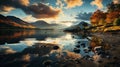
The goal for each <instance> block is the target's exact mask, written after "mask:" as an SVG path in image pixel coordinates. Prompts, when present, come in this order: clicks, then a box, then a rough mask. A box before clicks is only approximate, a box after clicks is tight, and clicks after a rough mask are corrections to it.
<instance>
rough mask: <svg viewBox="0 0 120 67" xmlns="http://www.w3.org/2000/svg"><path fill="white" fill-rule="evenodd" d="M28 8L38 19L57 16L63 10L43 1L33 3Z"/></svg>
mask: <svg viewBox="0 0 120 67" xmlns="http://www.w3.org/2000/svg"><path fill="white" fill-rule="evenodd" d="M28 8H29V11H30V12H29V11H27V13H28V14H31V12H32V16H33V17H35V18H38V19H44V18H57V17H58V15H59V13H60V12H61V10H60V9H57V8H53V7H52V6H47V5H45V4H42V3H39V4H36V5H31V6H29V7H28Z"/></svg>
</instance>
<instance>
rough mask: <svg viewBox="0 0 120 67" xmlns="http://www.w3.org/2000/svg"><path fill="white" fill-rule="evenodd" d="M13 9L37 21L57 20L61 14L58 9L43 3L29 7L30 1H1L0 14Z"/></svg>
mask: <svg viewBox="0 0 120 67" xmlns="http://www.w3.org/2000/svg"><path fill="white" fill-rule="evenodd" d="M13 8H18V9H21V10H23V11H24V13H26V14H28V15H32V16H33V17H35V18H37V19H44V18H57V17H58V15H59V13H60V12H61V10H60V9H58V8H53V7H52V6H48V5H45V4H43V3H36V4H33V5H29V0H7V1H4V0H0V12H5V11H6V12H9V11H11V10H13Z"/></svg>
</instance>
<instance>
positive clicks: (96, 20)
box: [90, 10, 106, 25]
mask: <svg viewBox="0 0 120 67" xmlns="http://www.w3.org/2000/svg"><path fill="white" fill-rule="evenodd" d="M101 19H102V20H105V19H106V13H104V12H103V11H100V10H97V11H96V12H94V13H93V15H92V16H91V18H90V20H91V23H92V25H98V24H99V21H100V20H101Z"/></svg>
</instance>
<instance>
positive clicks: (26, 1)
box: [18, 0, 30, 6]
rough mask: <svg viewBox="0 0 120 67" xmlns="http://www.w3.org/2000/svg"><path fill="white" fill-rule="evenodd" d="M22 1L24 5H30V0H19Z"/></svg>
mask: <svg viewBox="0 0 120 67" xmlns="http://www.w3.org/2000/svg"><path fill="white" fill-rule="evenodd" d="M18 1H19V2H20V3H21V5H24V6H28V5H29V3H30V2H29V0H18Z"/></svg>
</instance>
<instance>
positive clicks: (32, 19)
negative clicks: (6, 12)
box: [22, 15, 37, 23]
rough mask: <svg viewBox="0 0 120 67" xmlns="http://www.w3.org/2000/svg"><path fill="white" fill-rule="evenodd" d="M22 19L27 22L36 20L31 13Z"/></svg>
mask: <svg viewBox="0 0 120 67" xmlns="http://www.w3.org/2000/svg"><path fill="white" fill-rule="evenodd" d="M22 20H24V21H26V22H29V23H30V22H35V21H37V19H36V18H34V17H32V15H28V16H26V17H24V18H22Z"/></svg>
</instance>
